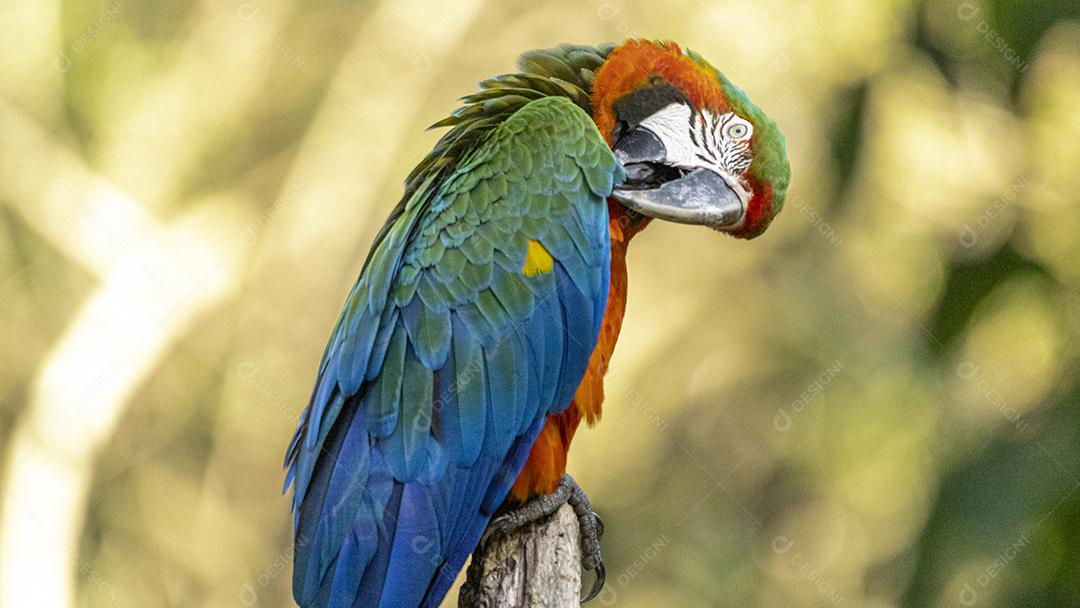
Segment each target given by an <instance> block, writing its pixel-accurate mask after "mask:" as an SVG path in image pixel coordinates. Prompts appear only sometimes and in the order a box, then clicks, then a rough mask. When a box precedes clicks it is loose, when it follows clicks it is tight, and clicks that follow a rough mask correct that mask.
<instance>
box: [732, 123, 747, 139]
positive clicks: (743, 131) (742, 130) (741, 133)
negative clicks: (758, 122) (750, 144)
mask: <svg viewBox="0 0 1080 608" xmlns="http://www.w3.org/2000/svg"><path fill="white" fill-rule="evenodd" d="M749 134H750V127H749V126H748V125H746V124H743V123H741V122H737V123H735V124H733V125H731V126H729V127H728V128H727V136H728V137H730V138H731V139H743V138H744V137H746V136H747V135H749Z"/></svg>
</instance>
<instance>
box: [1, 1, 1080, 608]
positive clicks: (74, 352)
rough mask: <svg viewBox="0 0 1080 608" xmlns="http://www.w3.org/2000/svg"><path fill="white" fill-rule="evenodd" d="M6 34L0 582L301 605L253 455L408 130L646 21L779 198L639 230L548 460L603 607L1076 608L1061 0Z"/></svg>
mask: <svg viewBox="0 0 1080 608" xmlns="http://www.w3.org/2000/svg"><path fill="white" fill-rule="evenodd" d="M5 13H6V14H5ZM0 32H2V33H3V34H4V39H5V40H6V41H7V42H6V44H5V45H3V46H4V48H3V49H2V50H0V133H3V134H4V135H3V136H2V137H0V287H2V289H3V295H4V297H3V298H0V314H2V318H3V319H4V323H3V324H2V326H0V352H3V355H0V357H2V361H3V363H2V364H0V387H2V388H3V389H4V390H3V397H0V446H2V447H3V449H4V462H5V473H4V475H5V477H4V479H3V481H2V482H0V483H4V486H3V489H4V496H5V498H4V503H3V509H4V511H3V513H2V515H3V520H2V521H3V525H2V526H0V545H2V546H3V548H4V551H3V552H0V583H2V584H0V602H7V603H10V604H11V605H13V606H14V605H20V606H21V605H25V604H23V603H19V602H21V601H30V600H29V599H28V598H33V599H34V600H35V603H36V604H38V605H50V606H51V605H65V604H75V605H79V606H92V607H107V606H116V605H128V606H185V607H188V606H234V605H259V606H289V605H291V599H290V596H289V577H290V574H291V567H290V564H289V561H290V551H289V547H290V525H291V518H290V515H289V513H288V506H287V500H286V499H285V498H283V497H282V496H280V495H279V492H278V490H279V488H280V484H281V481H282V479H283V476H282V472H281V471H280V468H279V465H280V462H281V457H282V455H283V453H284V448H285V445H286V443H287V441H288V439H289V437H290V434H291V430H292V426H293V425H294V424H295V421H296V417H297V416H298V415H299V413H300V410H301V409H302V407H303V405H304V404H305V403H306V398H307V395H308V391H309V390H310V387H311V383H312V380H313V376H314V372H315V366H316V364H317V361H318V360H319V355H320V353H321V350H322V348H323V345H324V340H325V337H326V336H327V334H328V332H329V329H330V328H331V326H332V324H333V321H334V319H335V318H336V315H337V313H338V310H339V307H340V304H341V302H342V300H343V298H344V296H345V294H346V292H347V289H348V288H349V286H351V284H352V281H353V279H354V277H355V275H356V273H357V271H358V269H359V266H360V264H361V262H362V260H363V257H364V254H365V253H366V250H367V247H368V245H369V243H370V241H371V238H372V237H373V235H374V233H375V231H376V230H377V228H378V226H379V225H380V224H381V221H382V218H383V217H385V215H386V213H387V212H388V211H389V209H390V208H391V207H392V206H393V204H394V203H395V202H396V200H397V197H398V196H400V189H401V181H402V179H403V178H404V176H405V175H406V174H407V172H408V171H409V169H410V168H411V167H412V165H413V164H414V163H415V162H417V161H418V160H419V159H420V158H421V157H422V155H423V154H424V153H425V152H426V151H427V150H429V149H430V147H431V146H432V145H433V144H434V141H435V138H436V134H433V133H426V132H425V131H424V128H425V127H426V126H427V125H429V124H431V123H432V122H434V121H436V120H438V119H439V118H441V117H443V116H444V115H445V114H446V113H447V112H448V111H450V110H451V109H452V108H453V107H454V106H453V99H454V98H456V97H458V96H460V95H464V94H466V93H468V92H470V91H471V90H472V87H473V83H475V82H477V81H479V80H481V79H483V78H485V77H488V76H491V75H494V74H498V73H502V72H505V71H508V70H509V69H511V67H512V62H513V60H514V58H515V57H516V56H517V54H518V53H520V52H521V51H524V50H527V49H530V48H537V47H546V46H552V45H555V44H557V43H560V42H594V43H599V42H602V41H607V40H615V39H620V38H624V37H626V36H637V35H645V36H650V37H664V38H671V39H673V40H676V41H678V42H680V43H682V44H684V45H686V46H689V47H691V48H693V49H695V50H697V51H699V52H700V53H701V54H702V55H704V56H705V57H706V58H708V59H709V60H710V61H712V62H713V63H714V64H716V65H717V66H718V67H720V68H721V69H722V70H723V71H724V72H725V73H726V74H727V75H728V76H729V77H730V78H731V79H732V80H733V81H735V82H736V83H738V84H739V85H740V86H741V87H743V88H744V89H746V90H747V91H748V93H749V94H750V95H751V96H752V97H753V98H754V99H755V101H756V102H757V103H758V104H759V105H761V106H762V107H763V108H764V109H765V110H766V111H767V112H768V113H769V114H770V116H771V117H772V118H774V119H775V120H776V121H777V122H778V123H779V124H780V125H781V127H782V128H783V130H784V131H785V133H786V135H787V138H788V145H789V154H790V157H791V160H792V165H793V182H792V184H793V185H792V189H791V191H790V194H789V200H788V203H787V207H786V210H785V211H784V213H783V214H782V215H781V216H780V217H779V218H778V220H777V221H776V222H775V224H774V226H773V228H771V229H770V231H769V233H768V234H766V235H765V236H763V237H762V238H760V239H757V240H755V241H753V242H750V243H743V242H735V241H733V240H730V239H722V238H720V237H718V236H716V235H715V234H712V233H709V232H707V231H703V230H702V231H693V230H687V229H686V228H684V227H679V226H660V225H654V226H653V227H650V229H649V230H648V231H647V232H646V233H645V234H643V235H641V236H640V237H638V238H637V239H636V240H635V242H634V245H633V247H632V251H631V255H630V292H631V293H630V303H629V307H628V316H627V321H626V325H625V329H624V333H623V337H622V339H621V341H620V345H619V348H618V349H617V351H616V353H615V359H614V361H613V365H612V370H611V373H610V376H609V380H608V383H607V393H608V397H607V404H606V408H605V417H604V419H603V420H602V421H601V423H600V424H599V425H598V426H597V427H596V428H595V429H592V430H582V431H581V432H580V433H579V435H578V438H577V439H576V443H575V449H574V451H573V453H572V455H571V463H570V470H571V472H572V473H574V474H575V476H577V478H578V479H579V481H581V483H582V484H583V486H584V487H585V488H586V489H587V490H589V491H590V494H591V496H592V499H593V502H594V504H595V505H596V507H597V508H598V510H599V511H600V512H601V513H602V514H603V516H604V518H605V520H606V522H607V530H608V534H607V535H606V536H605V539H604V550H605V557H606V562H607V566H608V587H607V589H606V590H605V592H604V594H603V595H602V596H601V598H600V599H599V600H598V601H599V602H600V603H601V604H602V605H618V606H650V607H651V606H762V607H767V606H870V607H875V608H878V607H881V608H885V607H890V606H897V607H899V606H912V607H915V606H980V607H993V606H1002V607H1004V606H1008V607H1016V606H1040V607H1041V606H1075V605H1080V492H1078V489H1080V452H1078V451H1077V450H1076V449H1075V446H1076V445H1078V444H1080V380H1078V379H1080V374H1078V373H1077V372H1078V371H1080V348H1078V345H1080V341H1078V337H1080V230H1077V226H1080V196H1078V194H1077V193H1078V192H1080V171H1077V168H1078V167H1080V112H1078V111H1077V109H1078V108H1080V2H1077V1H1076V0H1067V1H1051V0H1029V1H1026V2H1008V1H1006V0H992V1H990V0H988V1H982V0H980V1H977V2H976V1H968V0H963V1H959V2H956V1H950V0H925V1H920V2H914V3H909V2H902V1H898V0H897V1H891V2H879V3H859V2H855V1H853V0H819V1H813V2H807V3H799V4H791V3H788V2H784V1H782V0H767V1H765V2H760V3H730V2H714V3H707V4H701V3H694V2H689V1H682V0H676V1H673V2H667V3H662V4H661V3H645V2H633V1H629V0H585V1H584V2H562V1H560V2H553V3H526V2H520V1H517V0H515V1H512V2H505V3H495V2H482V1H476V2H464V3H449V4H442V3H440V4H438V5H436V4H433V3H423V2H409V1H406V2H389V1H385V2H367V3H352V2H345V1H343V0H339V1H329V2H318V3H311V2H306V3H294V2H290V1H288V0H266V1H263V0H258V1H255V0H241V1H240V2H225V3H214V2H205V3H199V2H190V1H188V0H169V1H168V2H158V3H152V4H151V3H135V2H130V1H129V0H83V1H81V2H59V1H52V2H40V3H36V2H35V3H31V2H26V1H24V2H21V3H16V4H15V5H8V6H5V7H3V8H0ZM125 273H126V274H125ZM116 277H120V278H116ZM123 277H129V278H130V280H126V279H125V280H121V279H123ZM125 281H127V282H125ZM94 302H101V305H100V307H98V308H95V307H94ZM144 317H145V318H144ZM58 395H59V396H58ZM114 397H115V398H114ZM110 399H111V400H110ZM35 480H36V481H35ZM42 480H43V481H42ZM38 481H40V483H37V482H38ZM35 484H36V485H35ZM61 488H69V489H70V488H74V490H72V491H71V492H70V493H65V492H62V491H59V489H61ZM80 488H81V489H82V490H80ZM83 490H84V491H83ZM20 505H21V506H22V507H24V508H20ZM37 505H44V506H37ZM53 506H55V507H56V509H57V510H56V512H55V513H54V512H53V510H52V507H53ZM46 507H47V508H46ZM69 514H70V515H69ZM69 521H70V522H71V526H70V528H67V527H65V525H67V524H65V522H69ZM23 533H25V534H23ZM69 536H72V537H73V538H72V539H71V540H66V539H68V537H69ZM38 538H40V539H41V540H42V543H41V544H42V545H43V546H46V545H47V546H48V547H53V549H52V550H49V549H42V550H41V552H40V554H39V553H34V554H33V555H30V554H29V553H27V554H26V555H25V556H24V555H23V553H21V552H26V551H28V549H27V547H32V546H34V544H35V543H34V541H35V539H38ZM20 539H21V540H20ZM58 539H59V540H58ZM24 557H25V559H23V558H24ZM24 563H25V564H39V563H42V564H53V565H58V568H59V570H58V571H50V570H48V569H44V568H38V567H36V566H35V567H34V568H32V569H29V570H28V568H30V567H29V566H24ZM21 568H22V569H21ZM16 583H19V584H16ZM51 589H59V590H60V591H56V592H53V591H47V590H51ZM24 590H30V591H24ZM34 590H36V591H34ZM65 590H66V591H65ZM35 593H36V594H37V595H35ZM37 599H40V600H41V601H40V603H38V602H37V601H36V600H37ZM453 602H454V598H453V597H451V598H450V599H448V600H447V605H453Z"/></svg>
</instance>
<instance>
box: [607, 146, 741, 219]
mask: <svg viewBox="0 0 1080 608" xmlns="http://www.w3.org/2000/svg"><path fill="white" fill-rule="evenodd" d="M614 152H615V157H616V158H617V159H618V160H619V162H620V163H622V165H623V168H625V169H626V173H627V179H626V181H625V182H624V183H622V184H619V185H618V186H616V187H615V190H614V192H612V195H611V196H612V198H614V199H615V200H616V201H618V202H620V203H622V204H623V205H625V206H626V207H629V208H630V209H633V210H634V211H637V212H638V213H640V214H642V215H646V216H648V217H652V218H656V219H659V220H667V221H669V222H677V223H679V224H694V225H699V226H709V227H711V228H715V229H717V230H731V229H732V228H735V227H737V226H738V225H739V224H740V223H741V222H742V220H743V216H744V215H745V214H746V205H745V204H744V203H743V199H742V197H740V196H739V193H738V192H736V191H735V189H734V188H733V187H732V186H731V185H730V184H729V183H728V180H727V179H725V177H724V176H723V175H721V174H720V173H718V172H716V171H713V170H711V169H707V168H697V169H693V170H690V171H689V172H687V171H685V170H683V169H679V168H677V167H672V166H670V165H669V164H667V163H666V162H665V161H666V157H667V150H666V149H665V147H664V144H663V142H662V141H660V139H659V138H658V137H657V136H656V135H654V134H653V133H652V132H650V131H649V130H647V129H643V128H635V129H632V130H630V131H629V132H628V133H626V134H625V135H624V136H622V137H621V138H619V141H618V143H616V144H615V148H614Z"/></svg>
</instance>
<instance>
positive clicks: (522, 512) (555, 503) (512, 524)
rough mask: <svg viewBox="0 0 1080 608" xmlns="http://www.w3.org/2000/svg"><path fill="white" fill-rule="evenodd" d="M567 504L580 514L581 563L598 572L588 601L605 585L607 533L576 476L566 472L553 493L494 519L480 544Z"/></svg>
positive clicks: (586, 567) (584, 600)
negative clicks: (602, 541) (602, 553)
mask: <svg viewBox="0 0 1080 608" xmlns="http://www.w3.org/2000/svg"><path fill="white" fill-rule="evenodd" d="M564 504H569V505H570V507H571V508H573V509H574V514H575V515H577V518H578V527H579V528H580V532H581V567H582V568H584V569H586V570H594V571H595V572H596V579H595V580H594V581H593V586H592V589H591V590H590V591H589V594H588V595H587V596H585V599H583V600H581V603H583V604H584V603H585V602H587V601H589V600H591V599H593V598H595V597H596V596H597V595H598V594H599V593H600V590H601V589H603V588H604V579H605V572H604V560H603V558H602V557H601V556H600V538H601V537H602V536H603V535H604V520H602V519H600V516H599V515H597V514H596V512H594V511H593V510H592V508H591V507H590V506H589V497H588V496H586V495H585V491H584V490H582V489H581V486H579V485H578V483H577V482H576V481H574V478H573V477H571V476H569V475H563V476H562V479H561V480H560V481H559V487H557V488H556V489H555V491H554V492H552V493H551V494H544V495H541V496H537V497H535V498H533V499H532V500H530V501H529V502H527V503H525V504H524V505H522V506H521V507H520V508H518V509H514V510H513V511H509V512H507V513H504V514H502V515H500V516H498V517H496V518H495V519H493V520H491V523H490V524H488V528H487V530H486V531H485V532H484V536H483V538H482V539H481V540H480V544H481V545H483V544H484V543H486V542H487V541H488V539H489V538H491V537H492V536H494V535H496V534H501V533H504V532H507V531H509V530H513V529H516V528H520V527H521V526H524V525H526V524H530V523H533V522H535V521H537V520H540V519H542V518H544V517H547V516H549V515H551V514H552V513H554V512H555V511H558V510H559V507H562V506H563V505H564Z"/></svg>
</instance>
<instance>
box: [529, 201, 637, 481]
mask: <svg viewBox="0 0 1080 608" xmlns="http://www.w3.org/2000/svg"><path fill="white" fill-rule="evenodd" d="M609 208H610V209H611V213H612V215H611V222H610V226H611V288H610V290H609V292H608V301H607V308H606V309H605V311H604V323H603V326H601V328H600V336H599V338H598V339H597V342H596V348H595V349H594V350H593V353H592V356H591V357H590V358H589V367H588V369H587V370H586V371H585V377H584V378H582V380H581V385H579V386H578V389H577V392H576V393H575V394H574V400H573V402H572V403H571V404H570V407H568V408H567V409H566V410H565V411H564V412H562V413H561V414H554V415H552V416H549V417H548V419H547V423H546V424H545V425H544V428H543V430H542V431H541V432H540V436H539V437H538V438H537V440H536V443H534V444H533V447H532V452H531V453H530V454H529V460H528V461H527V462H526V463H525V468H523V469H522V470H521V473H520V474H519V475H518V478H517V481H515V482H514V487H513V488H512V489H511V490H510V497H511V498H513V499H514V500H517V501H520V502H524V501H525V500H527V499H528V498H529V497H530V496H533V495H535V494H550V493H551V492H554V491H555V488H556V487H558V485H559V480H560V479H561V478H562V476H563V474H564V473H565V472H566V453H567V451H568V450H569V449H570V442H571V441H572V440H573V439H574V432H575V431H576V430H577V427H578V424H580V423H581V421H582V420H585V422H587V423H588V424H589V426H592V425H593V424H595V423H596V421H597V420H599V419H600V409H601V406H602V405H603V402H604V374H605V373H606V372H607V367H608V361H610V360H611V353H612V351H614V350H615V342H616V341H617V340H618V339H619V330H620V329H621V328H622V320H623V313H624V312H625V310H626V244H627V242H628V241H629V237H630V236H631V235H632V234H633V233H634V232H636V230H638V229H640V228H642V227H644V226H643V223H642V224H641V225H638V226H635V229H634V230H628V229H624V228H626V227H627V225H628V222H627V221H626V217H625V215H624V213H623V208H622V207H619V206H617V205H615V204H610V205H609Z"/></svg>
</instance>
